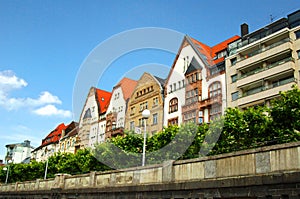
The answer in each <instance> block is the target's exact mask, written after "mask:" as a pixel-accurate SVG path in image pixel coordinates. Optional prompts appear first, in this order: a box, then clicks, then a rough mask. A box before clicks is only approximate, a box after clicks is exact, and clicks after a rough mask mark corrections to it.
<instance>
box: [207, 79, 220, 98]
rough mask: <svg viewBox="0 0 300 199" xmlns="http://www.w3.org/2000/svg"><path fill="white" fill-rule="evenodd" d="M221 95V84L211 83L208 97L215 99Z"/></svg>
mask: <svg viewBox="0 0 300 199" xmlns="http://www.w3.org/2000/svg"><path fill="white" fill-rule="evenodd" d="M221 94H222V89H221V83H220V82H213V83H212V84H211V85H210V86H209V97H210V98H212V97H217V96H218V95H221Z"/></svg>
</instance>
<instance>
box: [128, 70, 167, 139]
mask: <svg viewBox="0 0 300 199" xmlns="http://www.w3.org/2000/svg"><path fill="white" fill-rule="evenodd" d="M156 99H157V100H156ZM146 103H147V106H146ZM144 109H149V110H150V113H151V115H150V117H149V118H148V119H147V132H149V133H150V134H153V133H155V132H158V131H161V130H162V128H163V123H162V122H163V95H162V86H161V85H160V83H159V82H158V81H157V80H156V79H155V78H154V77H153V76H152V75H150V74H149V73H144V74H143V75H142V77H141V78H140V79H139V81H138V84H137V86H136V88H135V89H134V91H133V93H132V95H131V98H130V99H129V102H128V108H127V111H126V120H125V129H127V130H132V131H134V130H135V127H139V128H143V127H144V125H143V118H142V111H143V110H144ZM156 116H157V118H154V117H156ZM155 122H156V123H155ZM131 124H134V125H133V126H132V125H131Z"/></svg>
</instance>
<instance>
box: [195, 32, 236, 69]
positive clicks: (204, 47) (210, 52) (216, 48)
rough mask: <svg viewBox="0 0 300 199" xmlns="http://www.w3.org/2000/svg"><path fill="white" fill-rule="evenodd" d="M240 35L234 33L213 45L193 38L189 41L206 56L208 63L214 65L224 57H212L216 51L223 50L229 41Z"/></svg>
mask: <svg viewBox="0 0 300 199" xmlns="http://www.w3.org/2000/svg"><path fill="white" fill-rule="evenodd" d="M239 38H240V37H239V36H237V35H235V36H233V37H231V38H229V39H227V40H225V41H223V42H221V43H219V44H217V45H215V46H213V47H209V46H207V45H206V44H203V43H201V42H200V41H197V40H196V39H194V38H191V41H192V42H193V43H194V45H195V46H196V48H197V50H198V51H199V52H200V53H202V54H204V55H205V56H206V57H207V61H208V63H209V64H210V65H214V64H217V63H219V62H221V61H224V57H221V58H219V59H214V57H216V56H217V53H218V52H221V51H223V50H225V49H226V48H227V46H228V44H229V43H231V42H233V41H235V40H237V39H239Z"/></svg>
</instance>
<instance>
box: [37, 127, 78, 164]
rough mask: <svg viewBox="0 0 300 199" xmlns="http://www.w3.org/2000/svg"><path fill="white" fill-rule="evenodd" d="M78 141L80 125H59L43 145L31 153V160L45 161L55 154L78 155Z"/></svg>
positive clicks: (43, 141) (44, 140) (45, 139)
mask: <svg viewBox="0 0 300 199" xmlns="http://www.w3.org/2000/svg"><path fill="white" fill-rule="evenodd" d="M77 139H78V123H77V122H74V121H72V122H71V123H70V124H68V125H65V124H64V123H61V124H59V125H58V126H57V127H56V128H55V129H54V130H52V131H51V132H50V133H49V134H48V135H47V136H46V137H45V138H44V139H43V140H42V144H41V145H40V146H39V147H37V148H35V149H34V150H33V151H32V152H31V159H34V160H36V161H45V160H47V159H48V158H49V157H50V156H52V155H54V153H58V152H61V153H66V152H68V153H76V150H78V148H76V142H77Z"/></svg>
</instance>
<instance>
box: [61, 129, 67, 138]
mask: <svg viewBox="0 0 300 199" xmlns="http://www.w3.org/2000/svg"><path fill="white" fill-rule="evenodd" d="M65 135H66V131H65V130H64V129H63V130H62V131H61V138H63V137H65Z"/></svg>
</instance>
